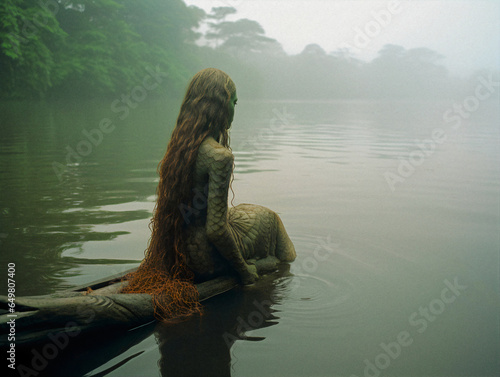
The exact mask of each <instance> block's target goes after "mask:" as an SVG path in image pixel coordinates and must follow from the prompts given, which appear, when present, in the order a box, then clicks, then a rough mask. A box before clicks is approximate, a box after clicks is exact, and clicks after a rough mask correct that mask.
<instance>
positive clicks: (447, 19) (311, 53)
mask: <svg viewBox="0 0 500 377" xmlns="http://www.w3.org/2000/svg"><path fill="white" fill-rule="evenodd" d="M187 3H188V4H195V5H196V6H200V7H202V8H203V9H204V10H205V12H206V18H205V20H204V21H203V22H201V23H200V26H199V28H198V29H197V30H198V32H199V33H200V36H199V38H198V40H197V44H198V45H199V46H201V48H202V49H203V51H204V55H203V58H202V65H200V68H202V67H203V65H205V66H207V65H212V66H216V67H219V68H222V69H224V70H226V71H228V72H229V73H230V74H231V75H232V76H233V78H234V79H235V80H236V81H237V83H238V84H240V87H241V88H242V90H243V91H244V93H245V94H246V95H247V96H249V97H264V98H273V99H334V98H335V99H338V98H347V99H350V98H451V97H457V96H463V95H464V93H466V92H467V91H470V90H471V87H473V85H474V82H475V77H477V76H479V75H483V76H484V75H486V77H489V76H491V77H492V78H495V77H496V76H497V73H498V64H497V62H498V56H499V47H498V46H500V41H499V38H500V37H499V35H500V33H499V23H498V14H499V13H498V12H496V11H497V10H499V3H497V2H493V1H479V2H472V1H457V2H450V1H422V2H418V4H417V3H415V2H407V1H406V2H405V1H388V2H381V1H375V2H374V1H348V2H346V1H328V2H327V1H310V2H309V1H308V2H305V1H258V0H257V1H228V2H221V1H196V2H194V1H188V2H187ZM221 5H222V6H221ZM228 5H234V6H228ZM268 30H270V32H268Z"/></svg>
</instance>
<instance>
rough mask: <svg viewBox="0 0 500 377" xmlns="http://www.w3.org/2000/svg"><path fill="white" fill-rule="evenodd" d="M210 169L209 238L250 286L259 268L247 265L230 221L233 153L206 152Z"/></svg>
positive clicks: (210, 150) (214, 149) (221, 148)
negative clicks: (229, 195) (229, 207)
mask: <svg viewBox="0 0 500 377" xmlns="http://www.w3.org/2000/svg"><path fill="white" fill-rule="evenodd" d="M206 152H207V153H206V156H204V157H206V160H205V161H206V163H207V168H208V175H209V179H208V200H207V205H208V207H207V222H206V231H207V237H208V239H209V240H210V242H212V243H213V244H214V245H215V247H216V248H217V250H218V251H219V252H220V253H221V255H222V256H223V257H224V258H225V259H227V261H228V262H229V263H230V265H231V266H232V267H233V268H234V269H235V270H236V271H237V272H238V273H239V275H240V277H241V279H242V281H243V283H244V284H251V283H253V282H254V281H255V280H256V279H257V278H258V275H257V269H256V267H255V266H254V265H251V264H248V263H247V262H246V261H245V259H244V258H243V256H242V255H241V252H240V250H239V249H238V246H237V244H236V241H235V237H234V235H233V234H232V229H231V228H230V227H229V226H228V222H227V211H228V204H227V196H228V190H229V183H230V180H231V174H232V169H233V161H234V156H233V154H232V153H231V152H230V151H229V150H227V149H226V148H223V147H220V146H219V147H216V148H210V149H209V150H206Z"/></svg>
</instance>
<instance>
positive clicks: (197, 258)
mask: <svg viewBox="0 0 500 377" xmlns="http://www.w3.org/2000/svg"><path fill="white" fill-rule="evenodd" d="M233 161H234V156H233V154H232V153H231V151H229V150H228V149H227V148H224V147H223V146H221V145H220V144H219V143H217V142H216V141H215V140H214V139H213V138H210V137H209V138H207V139H206V140H205V141H204V142H203V143H202V144H201V146H200V149H199V151H198V157H197V160H196V166H195V171H194V192H195V193H197V194H196V195H195V199H194V201H193V207H194V208H196V209H197V211H196V213H194V220H193V219H191V220H193V221H189V223H190V224H189V227H188V230H187V237H188V241H187V260H188V265H189V267H190V268H191V269H192V270H193V271H194V272H195V274H196V276H197V278H198V279H199V280H206V279H209V278H211V277H213V276H215V275H219V274H221V273H223V272H225V271H227V270H228V269H232V270H234V271H236V272H237V273H238V274H239V275H240V277H241V280H242V281H243V283H245V284H250V283H252V282H254V281H255V279H257V277H258V275H257V272H256V269H255V266H253V264H252V262H251V260H259V259H264V258H269V259H270V260H274V261H275V262H276V263H279V262H280V261H283V262H284V261H286V262H291V261H293V260H294V259H295V256H296V253H295V248H294V246H293V244H292V242H291V240H290V238H289V237H288V235H287V233H286V230H285V227H284V226H283V223H282V222H281V219H280V218H279V216H278V215H277V214H276V213H274V212H273V211H271V210H269V209H267V208H265V207H261V206H257V205H252V204H240V205H238V206H236V207H233V208H230V209H228V204H227V202H228V190H229V183H230V180H231V174H232V169H233Z"/></svg>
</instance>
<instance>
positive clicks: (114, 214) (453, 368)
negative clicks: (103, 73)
mask: <svg viewBox="0 0 500 377" xmlns="http://www.w3.org/2000/svg"><path fill="white" fill-rule="evenodd" d="M28 106H29V108H30V109H31V111H29V112H27V111H25V109H26V108H27V107H28ZM449 107H450V103H444V102H443V103H439V102H420V103H415V102H410V101H407V102H405V101H400V102H398V101H393V102H384V101H380V102H375V101H374V102H364V101H333V102H323V103H318V102H310V103H306V102H267V103H265V102H255V103H248V102H247V103H245V101H244V100H243V99H242V100H241V104H239V105H238V112H237V114H236V116H235V121H234V124H233V127H232V130H231V145H232V148H233V152H234V154H235V157H236V161H235V180H234V183H233V189H234V191H235V199H234V204H235V205H237V204H239V203H245V202H247V203H256V204H261V205H265V206H267V207H269V208H271V209H273V210H275V211H277V212H278V213H279V214H280V216H281V217H282V219H283V222H284V224H285V226H286V228H287V231H288V233H289V235H290V237H291V239H292V240H293V242H294V244H295V246H296V249H297V254H298V258H297V260H296V261H295V262H294V263H293V264H291V265H290V273H291V274H290V275H283V276H280V275H278V276H274V277H273V278H272V279H271V280H269V281H268V283H266V284H268V285H267V286H266V287H267V288H266V289H262V290H259V289H256V290H255V291H244V292H233V293H231V294H230V295H225V296H222V297H220V298H219V299H217V300H214V302H213V303H211V304H209V305H208V306H207V314H206V316H205V317H203V319H202V320H200V321H191V322H189V323H184V324H181V325H178V326H177V325H176V326H159V327H158V328H157V330H156V332H155V335H154V337H153V336H150V337H148V338H147V339H146V340H144V341H143V342H141V343H139V344H137V345H135V346H134V347H132V348H131V349H130V350H128V351H126V352H125V351H124V352H123V353H122V354H121V355H119V356H116V357H115V358H114V359H113V360H111V361H109V363H108V364H107V365H104V366H103V367H102V368H104V369H99V370H100V371H104V370H108V369H107V368H110V369H109V370H108V371H107V372H106V375H110V376H111V375H116V376H121V375H123V374H124V371H127V373H135V372H137V374H141V373H145V374H147V375H156V374H157V373H158V365H157V362H158V358H160V362H159V367H160V369H161V371H162V373H163V374H164V375H169V374H170V375H171V374H172V373H173V374H174V375H176V374H179V375H183V373H184V374H185V372H186V371H187V370H188V369H187V368H198V367H199V368H201V369H203V370H210V371H214V373H215V372H216V373H218V374H217V375H232V376H252V375H255V376H261V375H273V376H305V375H318V376H330V375H349V376H351V375H355V376H362V375H365V374H366V373H368V374H370V375H375V374H376V370H375V369H373V368H377V370H378V371H379V372H380V373H381V375H382V373H383V374H384V375H389V376H402V375H408V376H410V375H414V376H421V375H436V376H437V375H453V376H459V375H463V376H466V375H484V376H496V375H499V374H500V365H499V361H498V353H499V351H500V333H499V329H498V321H499V312H500V311H499V307H500V306H499V302H500V299H499V286H500V281H499V271H498V265H499V259H500V257H499V248H500V239H499V235H498V234H499V232H498V230H499V225H500V198H499V191H500V167H499V164H498V161H499V160H500V150H499V149H498V145H499V142H500V130H499V128H498V124H499V110H498V104H497V103H496V102H495V101H493V100H492V101H491V102H488V103H482V104H481V108H480V109H479V110H478V111H476V112H475V113H473V114H471V116H470V117H469V118H468V119H464V120H463V122H462V127H460V128H458V129H454V128H452V127H451V124H446V122H444V121H443V113H444V112H445V111H446V110H447V109H448V108H449ZM0 110H1V111H2V115H3V116H2V118H1V120H0V130H1V131H2V135H3V137H2V138H1V140H0V144H1V150H0V174H1V177H2V185H1V197H0V221H1V226H2V228H1V231H0V233H1V234H0V242H1V244H0V247H1V249H2V252H1V254H0V262H1V263H2V265H6V263H7V262H12V261H14V262H15V263H16V266H17V269H16V270H17V274H16V280H17V282H18V283H17V287H18V288H17V289H18V294H19V295H21V294H38V293H47V292H51V291H54V290H56V289H61V288H63V287H67V286H71V285H77V284H81V283H84V282H85V281H89V280H94V279H96V278H99V277H102V276H106V275H107V274H111V273H115V272H118V271H122V270H125V269H128V268H130V267H131V266H133V265H136V264H137V263H138V262H139V261H140V260H141V258H142V257H143V252H144V249H145V247H146V243H147V240H148V237H149V229H148V223H149V218H150V214H151V211H152V209H153V206H154V200H155V197H154V192H155V187H156V184H157V175H156V170H155V169H156V165H157V163H158V161H160V159H161V158H162V156H163V153H164V151H165V147H166V144H167V140H168V137H169V134H170V132H171V127H172V124H173V121H174V119H175V116H176V113H177V111H178V108H177V105H176V104H175V103H173V102H172V103H170V102H167V103H161V102H158V101H151V102H147V101H146V102H144V103H142V104H141V106H138V107H137V109H134V112H131V115H130V116H129V117H128V118H127V119H125V120H123V121H119V120H118V119H116V120H115V121H116V129H115V130H114V131H113V133H111V134H109V135H106V137H105V138H104V139H103V141H102V143H101V144H99V145H98V146H96V147H95V148H94V150H93V152H92V153H91V154H89V155H88V156H86V157H85V158H83V159H82V161H80V162H79V163H77V164H72V165H70V166H68V167H67V171H66V172H65V173H64V178H63V179H62V180H61V181H60V180H59V179H58V177H57V175H56V174H55V172H54V171H53V167H52V163H53V162H54V161H57V162H64V160H65V155H66V153H67V152H66V150H67V149H66V147H67V146H71V147H75V146H76V145H77V143H78V142H79V141H81V140H82V130H83V129H87V130H90V129H92V128H95V127H96V125H97V124H98V123H99V121H100V120H101V119H102V118H103V117H110V116H112V114H110V110H109V104H99V103H85V104H82V103H56V104H45V103H34V104H33V103H29V104H27V103H9V104H8V105H5V104H3V105H2V108H1V109H0ZM69 125H71V126H69ZM436 129H441V130H442V132H444V134H445V135H446V138H445V139H444V140H443V142H441V143H434V144H433V145H432V144H430V143H429V141H428V140H429V139H430V138H432V135H433V132H434V131H435V130H436ZM422 143H424V145H425V146H426V147H425V148H427V149H426V150H424V149H425V148H424V149H422V148H421V147H419V145H422ZM419 151H420V152H421V153H423V156H424V157H423V158H421V159H420V160H413V165H412V166H413V168H412V169H410V170H408V169H409V168H408V166H406V169H407V170H406V171H405V170H404V165H402V164H405V163H406V164H408V161H410V157H411V156H416V154H415V153H416V152H419ZM415 161H416V162H415ZM402 166H403V167H402ZM387 172H390V173H392V174H397V175H398V177H399V180H397V181H396V183H395V184H393V187H392V188H391V185H390V184H389V182H388V180H387ZM401 172H403V173H401ZM454 279H458V280H457V281H458V282H460V284H461V285H462V286H466V287H467V288H466V289H465V290H464V291H463V292H462V293H461V294H460V295H457V296H456V300H455V301H454V302H453V303H452V304H451V303H450V304H449V305H448V304H446V305H444V304H443V305H444V306H443V307H442V308H441V306H440V305H441V304H440V301H439V300H441V292H442V291H443V289H444V288H445V287H446V283H445V282H446V281H448V282H453V281H454ZM4 284H5V283H4V282H2V283H1V284H0V288H1V289H3V290H4V291H5V289H4ZM0 294H1V293H0ZM255 300H257V302H264V301H266V300H269V301H270V302H272V304H271V306H270V308H269V310H268V313H269V318H266V320H265V321H263V322H262V323H261V324H259V326H255V327H252V329H251V330H250V331H246V330H245V329H244V326H242V325H241V322H240V320H239V319H241V318H242V319H244V320H245V321H246V322H247V323H248V320H249V318H250V316H251V314H252V313H254V312H255V306H254V301H255ZM266 310H267V309H266ZM425 310H427V311H428V313H429V317H425V313H426V312H425ZM414 313H416V314H414ZM256 318H257V317H256ZM412 318H413V323H412V321H411V319H412ZM415 321H416V322H415ZM424 321H425V324H426V325H427V326H426V327H425V330H424V331H419V330H421V329H423V328H424V327H423V325H422V323H424ZM276 322H279V326H270V325H271V324H274V323H276ZM415 323H417V325H415ZM238 326H240V328H239V329H238ZM241 330H243V331H241ZM400 333H404V334H408V336H409V337H410V338H411V340H412V342H411V344H410V345H407V346H401V350H400V352H399V353H398V354H397V356H395V357H391V356H387V351H384V346H383V344H384V345H388V344H393V343H392V342H394V341H396V342H397V339H398V335H399V334H400ZM225 334H230V335H231V336H229V339H230V341H229V342H226V341H225V340H224V339H225V338H224V335H225ZM233 335H234V336H233ZM227 338H228V337H226V339H227ZM408 339H409V338H408ZM251 340H259V341H251ZM157 341H158V344H159V347H158V345H157V343H156V342H157ZM158 351H159V352H160V356H158ZM380 355H386V356H380ZM387 357H389V359H387ZM188 359H189V360H190V361H189V362H185V361H184V360H188ZM387 360H389V361H387ZM383 362H385V364H383ZM377 363H378V364H377ZM146 365H147V366H146ZM189 365H191V366H189ZM369 365H373V367H372V366H369ZM377 365H378V366H377ZM365 368H371V369H370V370H369V371H368V372H365ZM181 371H182V372H181ZM193 372H194V371H193ZM97 373H98V370H96V374H97ZM90 375H92V374H90Z"/></svg>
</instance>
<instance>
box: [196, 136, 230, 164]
mask: <svg viewBox="0 0 500 377" xmlns="http://www.w3.org/2000/svg"><path fill="white" fill-rule="evenodd" d="M199 154H201V155H203V156H204V157H207V158H210V159H213V160H216V161H228V160H231V161H232V160H234V156H233V154H232V152H231V151H230V150H229V149H228V148H226V147H224V146H222V145H220V144H219V143H218V142H217V141H216V140H215V139H214V138H213V137H207V138H206V139H205V140H203V143H201V146H200V151H199Z"/></svg>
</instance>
